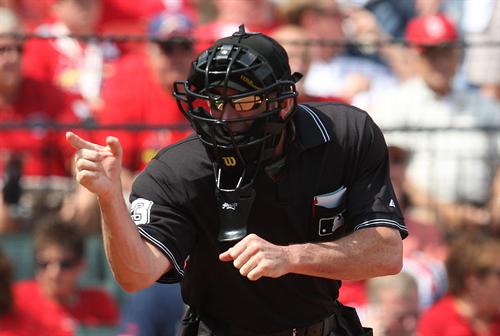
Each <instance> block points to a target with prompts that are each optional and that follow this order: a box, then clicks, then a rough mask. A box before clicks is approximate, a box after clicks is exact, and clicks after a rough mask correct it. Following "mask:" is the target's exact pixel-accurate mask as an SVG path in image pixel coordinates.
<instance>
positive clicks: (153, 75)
mask: <svg viewBox="0 0 500 336" xmlns="http://www.w3.org/2000/svg"><path fill="white" fill-rule="evenodd" d="M192 26H193V23H192V22H191V20H190V19H189V17H188V16H187V14H184V13H180V12H179V13H178V12H174V13H170V12H163V13H160V14H158V15H157V16H155V17H154V18H152V20H151V22H150V25H149V37H150V42H149V43H148V44H147V46H146V48H145V50H141V51H137V52H135V53H128V54H126V55H124V56H123V57H122V58H120V59H118V60H117V61H116V63H114V64H113V65H114V69H115V70H114V71H113V75H110V76H109V78H108V79H107V80H106V81H105V82H104V85H103V89H102V94H103V96H102V97H103V100H102V102H103V104H102V107H101V108H100V109H99V110H98V111H97V113H96V118H97V119H98V122H99V123H100V125H101V126H102V127H104V128H106V127H110V125H114V126H118V127H124V128H125V127H126V126H127V125H128V126H132V127H134V128H135V129H133V130H130V129H128V130H116V129H114V130H112V131H110V130H105V131H104V132H102V134H104V135H108V134H110V133H111V134H113V135H115V136H118V137H119V138H120V139H122V144H123V148H124V159H123V164H124V167H125V168H126V170H124V172H123V181H124V187H125V190H129V189H130V183H131V181H132V179H133V177H134V176H135V173H136V172H138V171H140V170H141V169H142V168H143V167H144V166H145V164H146V163H147V162H148V161H149V160H150V159H151V158H152V157H153V156H154V155H155V154H156V152H157V151H158V150H159V149H160V148H162V147H163V146H165V145H169V144H172V143H174V142H175V141H177V140H180V139H182V138H184V137H185V136H186V135H187V134H189V133H191V130H190V128H189V126H188V123H187V121H186V119H185V118H184V116H183V115H182V113H181V112H179V109H178V108H177V104H176V102H175V99H173V97H172V95H171V92H172V90H173V89H172V83H173V81H174V80H177V79H181V78H184V77H185V76H186V75H187V73H188V71H189V66H190V64H191V59H192V57H193V55H194V54H193V44H192V40H191V37H190V36H191V35H190V34H191V29H192ZM142 125H145V126H146V127H149V129H147V130H144V131H140V127H141V126H142ZM154 127H157V128H156V129H153V128H154ZM99 133H100V132H97V134H99ZM97 137H99V135H97ZM100 140H104V136H102V137H101V139H100ZM96 212H97V213H98V211H97V202H96V200H95V197H94V196H93V195H90V194H89V193H88V192H86V190H84V189H83V188H77V189H76V192H75V193H74V194H72V195H71V197H70V198H68V199H67V200H66V201H65V204H64V206H63V208H62V211H61V214H62V216H63V217H64V218H66V219H70V220H77V221H79V222H84V223H86V224H84V226H85V227H86V228H87V229H88V231H90V232H95V231H96V230H98V225H99V220H95V215H94V214H95V213H96Z"/></svg>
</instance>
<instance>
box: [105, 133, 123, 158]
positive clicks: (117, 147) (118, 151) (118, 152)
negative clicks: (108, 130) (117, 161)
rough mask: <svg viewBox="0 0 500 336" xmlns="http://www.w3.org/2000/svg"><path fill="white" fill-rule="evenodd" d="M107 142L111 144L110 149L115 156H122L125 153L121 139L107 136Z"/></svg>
mask: <svg viewBox="0 0 500 336" xmlns="http://www.w3.org/2000/svg"><path fill="white" fill-rule="evenodd" d="M106 144H107V145H108V146H109V149H110V150H111V152H112V153H113V155H114V156H116V157H121V156H122V153H123V150H122V145H121V144H120V140H118V138H115V137H113V136H109V137H107V138H106Z"/></svg>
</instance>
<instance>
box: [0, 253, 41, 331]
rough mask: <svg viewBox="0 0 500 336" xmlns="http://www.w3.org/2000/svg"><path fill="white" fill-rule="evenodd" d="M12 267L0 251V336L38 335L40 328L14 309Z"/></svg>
mask: <svg viewBox="0 0 500 336" xmlns="http://www.w3.org/2000/svg"><path fill="white" fill-rule="evenodd" d="M12 278H13V265H12V262H11V261H10V260H9V259H7V256H6V255H5V254H4V253H3V251H2V250H0V336H31V335H38V334H39V332H40V330H41V326H39V325H37V324H36V323H35V322H34V321H30V320H29V318H28V316H25V315H23V314H21V313H20V312H19V311H17V310H16V309H15V307H14V299H13V294H12Z"/></svg>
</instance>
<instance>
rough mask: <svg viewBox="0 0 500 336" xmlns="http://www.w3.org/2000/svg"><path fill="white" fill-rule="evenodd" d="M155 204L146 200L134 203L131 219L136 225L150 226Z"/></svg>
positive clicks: (141, 199)
mask: <svg viewBox="0 0 500 336" xmlns="http://www.w3.org/2000/svg"><path fill="white" fill-rule="evenodd" d="M152 206H153V202H152V201H150V200H147V199H145V198H138V199H136V200H135V201H133V202H132V205H131V207H130V217H131V218H132V220H133V221H134V222H135V225H141V224H148V223H149V219H150V215H151V207H152Z"/></svg>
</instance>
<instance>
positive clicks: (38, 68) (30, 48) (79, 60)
mask: <svg viewBox="0 0 500 336" xmlns="http://www.w3.org/2000/svg"><path fill="white" fill-rule="evenodd" d="M51 13H52V16H53V17H54V20H53V21H50V22H47V23H46V24H43V25H41V26H39V27H38V28H37V29H36V30H35V32H36V33H37V34H39V35H41V36H42V37H55V38H48V39H31V40H29V41H28V43H27V44H26V54H25V62H24V68H25V71H26V73H27V74H29V75H31V76H33V77H35V78H37V79H40V80H42V81H45V82H48V83H53V84H54V85H56V86H57V87H59V88H61V89H62V90H63V91H64V92H65V93H66V94H67V95H68V96H70V97H73V98H80V99H82V101H83V102H85V103H86V104H88V105H89V106H90V109H88V110H87V111H83V110H82V111H80V114H81V115H80V117H81V118H82V119H86V118H89V117H90V115H89V114H91V109H92V108H95V107H96V106H98V105H99V103H100V94H101V92H100V89H101V86H102V83H103V81H104V77H105V75H106V74H107V69H106V66H107V65H108V64H109V62H110V61H111V60H112V59H114V58H116V57H118V55H119V50H118V48H117V47H116V46H115V45H114V44H112V43H110V42H106V41H98V40H96V39H95V38H90V39H86V40H83V39H77V38H74V37H70V36H68V35H91V34H94V33H96V31H97V25H98V22H99V18H100V15H101V0H55V1H54V3H53V5H52V7H51ZM86 114H87V115H86Z"/></svg>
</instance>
